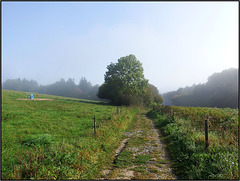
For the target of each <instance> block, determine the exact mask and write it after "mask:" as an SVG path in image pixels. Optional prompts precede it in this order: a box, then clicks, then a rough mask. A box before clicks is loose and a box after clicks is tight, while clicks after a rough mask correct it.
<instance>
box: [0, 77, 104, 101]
mask: <svg viewBox="0 0 240 181" xmlns="http://www.w3.org/2000/svg"><path fill="white" fill-rule="evenodd" d="M98 88H99V86H98V85H94V86H93V85H92V84H91V82H89V81H87V79H86V78H84V77H83V78H81V80H80V82H79V84H78V85H76V84H75V83H74V79H71V78H69V79H68V80H67V81H65V80H64V79H61V80H60V81H57V82H55V83H53V84H50V85H40V86H39V85H38V83H37V82H36V81H35V80H27V79H25V78H24V79H22V80H21V79H20V78H18V79H7V80H6V81H5V82H4V83H3V89H9V90H15V91H25V92H38V93H41V94H50V95H57V96H65V97H73V98H80V99H90V100H100V99H99V98H98V97H97V96H96V94H97V91H98Z"/></svg>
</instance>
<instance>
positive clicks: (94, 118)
mask: <svg viewBox="0 0 240 181" xmlns="http://www.w3.org/2000/svg"><path fill="white" fill-rule="evenodd" d="M93 120H94V136H96V134H97V133H96V117H95V116H94V117H93Z"/></svg>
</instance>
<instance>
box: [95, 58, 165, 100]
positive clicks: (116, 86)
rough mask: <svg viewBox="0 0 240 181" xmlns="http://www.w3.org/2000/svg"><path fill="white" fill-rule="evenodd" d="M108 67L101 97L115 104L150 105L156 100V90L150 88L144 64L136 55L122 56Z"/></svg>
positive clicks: (101, 88)
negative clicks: (145, 76) (144, 72)
mask: <svg viewBox="0 0 240 181" xmlns="http://www.w3.org/2000/svg"><path fill="white" fill-rule="evenodd" d="M107 69H108V70H107V72H106V73H105V75H104V80H105V82H104V83H103V84H102V85H101V86H100V87H99V90H98V94H97V95H98V97H99V98H101V99H107V100H108V101H109V102H111V103H113V104H115V105H133V104H137V105H146V104H147V105H148V104H150V103H151V102H152V100H154V98H153V96H155V95H156V90H155V89H150V87H149V83H148V80H147V79H145V78H144V74H143V67H142V64H141V62H140V61H139V60H137V58H136V57H135V56H134V55H132V54H130V55H128V56H125V57H121V58H120V59H118V62H117V63H111V64H110V65H108V66H107ZM154 91H155V92H154ZM153 92H154V93H153ZM157 92H158V91H157ZM150 94H151V95H150ZM157 94H158V93H157ZM158 96H160V95H158Z"/></svg>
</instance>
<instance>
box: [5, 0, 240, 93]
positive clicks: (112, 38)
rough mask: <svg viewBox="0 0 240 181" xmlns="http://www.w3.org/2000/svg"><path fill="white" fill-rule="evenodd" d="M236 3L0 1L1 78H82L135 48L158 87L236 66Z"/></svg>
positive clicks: (100, 76) (200, 79)
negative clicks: (0, 30) (0, 22)
mask: <svg viewBox="0 0 240 181" xmlns="http://www.w3.org/2000/svg"><path fill="white" fill-rule="evenodd" d="M238 31H239V26H238V3H237V2H2V50H1V51H2V57H1V60H2V82H4V81H5V80H6V79H16V78H21V79H23V78H26V79H31V80H36V81H37V82H38V84H40V85H48V84H52V83H54V82H56V81H59V80H60V79H61V78H64V79H65V80H67V79H68V78H74V79H75V83H76V84H78V83H79V81H80V79H81V78H82V77H86V79H87V80H88V81H90V82H91V83H92V85H96V84H99V85H101V84H102V83H103V82H104V74H105V72H106V71H107V68H106V67H107V65H109V64H110V63H111V62H113V63H116V62H117V60H118V59H119V58H120V57H123V56H127V55H129V54H134V55H135V56H136V57H137V59H138V60H139V61H140V62H141V63H142V65H143V68H144V75H145V78H146V79H148V80H149V83H151V84H153V85H155V86H156V87H157V88H158V90H159V92H160V93H161V94H162V93H166V92H169V91H174V90H177V89H178V88H179V87H186V86H191V85H192V84H199V83H206V82H207V78H208V77H209V76H210V75H212V74H213V73H216V72H222V71H223V70H225V69H229V68H238V67H239V65H238V56H239V55H238V39H239V38H238Z"/></svg>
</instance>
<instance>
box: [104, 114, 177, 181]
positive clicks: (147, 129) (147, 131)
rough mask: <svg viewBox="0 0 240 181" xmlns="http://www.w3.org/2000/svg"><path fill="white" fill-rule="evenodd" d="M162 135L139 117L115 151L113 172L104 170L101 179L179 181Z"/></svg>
mask: <svg viewBox="0 0 240 181" xmlns="http://www.w3.org/2000/svg"><path fill="white" fill-rule="evenodd" d="M159 135H160V134H159V130H157V129H156V128H155V127H154V125H153V123H152V121H151V120H150V119H147V118H146V117H145V116H144V115H139V116H138V119H137V121H136V122H135V123H134V125H133V127H132V128H131V130H130V131H129V132H126V133H125V136H126V138H125V139H124V140H123V141H122V143H121V145H120V146H119V148H118V149H117V150H116V154H115V156H114V162H113V165H112V168H108V169H105V170H103V171H102V177H101V178H100V179H101V180H102V179H106V180H118V179H120V180H130V179H154V180H156V179H160V180H162V179H168V180H172V179H177V177H176V175H175V174H174V173H173V171H172V169H171V162H170V159H169V157H168V154H167V152H166V150H165V147H164V145H163V143H162V142H161V141H160V140H161V137H160V136H159Z"/></svg>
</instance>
